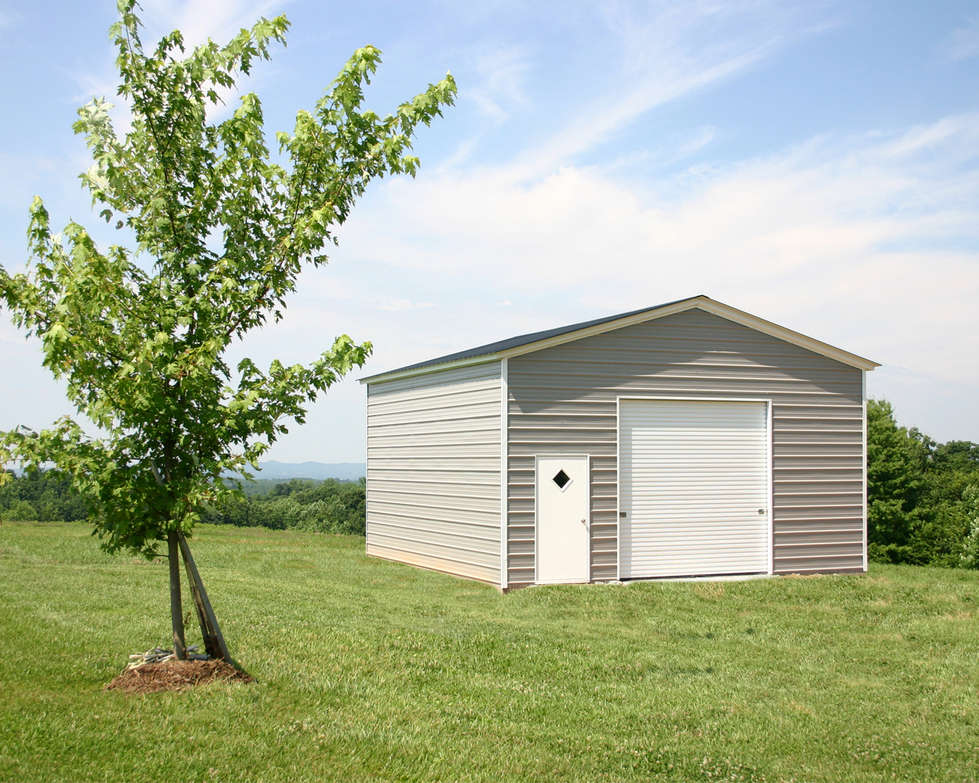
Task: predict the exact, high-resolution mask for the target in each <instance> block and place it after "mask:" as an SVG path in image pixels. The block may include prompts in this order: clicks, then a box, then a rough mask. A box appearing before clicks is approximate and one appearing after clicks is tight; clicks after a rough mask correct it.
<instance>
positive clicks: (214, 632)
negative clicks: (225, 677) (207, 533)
mask: <svg viewBox="0 0 979 783" xmlns="http://www.w3.org/2000/svg"><path fill="white" fill-rule="evenodd" d="M177 540H178V541H179V542H180V554H182V555H183V557H184V566H185V567H186V569H187V581H188V582H189V583H190V594H191V595H192V596H193V597H194V606H195V608H196V609H197V621H198V622H199V623H200V626H201V636H203V637H204V650H205V651H206V652H207V654H208V655H210V656H211V657H212V658H215V659H217V660H221V661H227V662H228V663H233V661H232V660H231V655H230V653H229V652H228V646H227V645H226V644H225V643H224V636H223V635H222V634H221V626H219V625H218V618H217V617H216V616H215V615H214V610H213V609H212V608H211V602H210V601H209V600H208V598H207V591H206V590H205V589H204V583H203V582H202V581H201V575H200V573H199V572H198V570H197V565H196V564H195V563H194V556H193V555H192V554H191V553H190V545H189V544H188V543H187V537H186V536H185V535H184V534H183V533H182V532H178V533H177Z"/></svg>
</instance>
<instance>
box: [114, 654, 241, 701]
mask: <svg viewBox="0 0 979 783" xmlns="http://www.w3.org/2000/svg"><path fill="white" fill-rule="evenodd" d="M225 681H232V682H254V681H255V679H254V678H253V677H252V676H251V675H249V674H246V673H245V672H243V671H240V670H238V669H236V668H235V667H234V666H232V665H231V664H230V663H226V662H224V661H178V660H176V659H171V660H169V661H163V662H162V663H144V664H143V665H141V666H136V667H134V668H132V669H126V671H124V672H123V673H122V674H120V675H119V676H118V677H116V678H115V679H114V680H113V681H112V682H110V683H109V684H108V685H106V686H105V690H107V691H124V692H125V693H158V692H159V691H184V690H187V689H188V688H193V687H194V686H195V685H202V684H204V683H208V682H225Z"/></svg>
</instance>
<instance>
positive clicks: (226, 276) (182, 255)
mask: <svg viewBox="0 0 979 783" xmlns="http://www.w3.org/2000/svg"><path fill="white" fill-rule="evenodd" d="M137 9H138V5H137V3H136V0H120V2H119V13H120V20H119V22H118V23H116V24H115V25H113V27H112V28H111V31H110V35H111V36H112V38H113V40H114V43H115V44H116V46H117V47H118V50H119V56H118V58H117V60H116V63H117V66H118V69H119V74H120V77H121V84H120V86H119V89H118V94H119V95H120V96H121V97H122V98H123V99H124V101H126V103H127V104H128V107H129V109H130V110H131V114H132V119H131V130H130V131H129V132H128V133H126V134H125V135H120V134H119V133H117V132H116V130H115V129H114V128H113V123H112V119H111V115H110V109H111V108H112V105H111V104H109V103H107V102H106V101H105V100H102V99H96V100H93V101H92V102H91V103H89V104H87V105H86V106H84V107H83V108H82V109H80V110H79V119H78V121H77V122H76V123H75V125H74V129H75V132H76V133H79V134H84V136H85V138H86V140H87V142H88V146H89V148H90V149H91V151H92V156H93V158H94V165H93V166H92V167H91V168H90V169H89V170H88V171H87V172H85V173H84V174H82V175H81V179H82V182H83V184H84V186H85V187H86V188H87V189H88V190H89V191H90V192H91V194H92V199H93V203H94V204H96V205H98V207H99V208H101V216H102V217H104V218H105V220H106V221H107V222H109V223H110V224H112V225H115V227H116V228H118V229H128V230H129V232H131V235H132V236H133V237H135V243H136V244H135V247H134V248H132V249H127V248H125V247H122V246H118V245H113V246H111V247H109V248H108V249H105V250H103V249H100V248H99V247H98V246H97V245H96V243H95V242H94V241H93V239H92V237H91V236H90V235H89V233H88V232H87V231H86V230H85V229H84V228H83V227H82V226H80V225H78V224H77V223H74V222H72V223H69V224H68V226H67V227H66V228H65V229H64V232H63V234H62V235H57V234H53V233H52V232H51V229H50V224H49V218H48V213H47V211H46V210H45V208H44V205H43V203H42V202H41V200H40V199H39V198H35V199H34V202H33V204H32V206H31V210H30V215H31V219H30V228H29V229H28V242H29V250H30V259H29V262H28V265H27V271H26V273H23V274H16V275H13V276H11V275H9V274H8V273H7V272H6V271H4V270H3V268H2V267H0V302H2V303H3V304H4V305H6V307H7V308H8V309H9V310H10V312H11V315H12V318H13V321H14V323H15V324H17V325H18V326H19V327H21V328H23V329H24V330H25V331H26V332H27V334H28V335H36V336H37V337H39V338H40V341H41V345H42V350H43V355H44V360H43V361H44V365H45V366H46V367H47V368H48V369H50V370H51V372H52V373H53V374H54V376H55V377H56V378H59V379H63V380H64V381H66V384H67V395H68V398H69V399H70V400H71V402H72V403H73V404H74V406H75V408H76V409H77V410H78V412H79V413H81V414H84V415H85V416H87V417H88V419H89V420H90V421H91V422H93V423H94V424H95V425H97V427H98V428H99V432H98V433H97V434H96V436H94V437H88V436H86V435H85V433H84V432H83V430H82V427H81V426H80V425H79V424H78V423H77V422H76V421H74V420H73V419H72V418H70V417H64V418H62V419H59V420H58V421H57V422H56V423H55V424H54V426H53V427H52V429H49V430H44V431H42V432H39V433H35V432H32V431H29V430H26V429H24V428H20V429H18V430H16V431H13V432H7V433H4V434H2V436H0V464H2V463H3V462H6V461H8V460H17V461H20V462H21V463H22V464H24V465H26V466H28V468H33V469H37V468H38V467H40V466H52V469H54V470H56V471H58V472H59V473H61V474H63V475H65V476H67V477H69V478H70V480H71V483H72V487H73V489H74V490H75V491H77V492H79V493H80V494H81V495H82V496H83V497H84V499H85V500H86V502H87V504H88V507H89V509H90V513H91V519H92V521H93V523H94V531H93V532H94V533H97V534H98V536H99V538H100V539H101V546H102V547H103V548H104V549H106V550H107V551H110V552H114V551H120V550H125V551H131V552H138V553H141V554H143V555H146V556H147V557H154V556H156V555H157V547H158V545H159V544H160V543H161V542H164V541H165V542H166V543H167V555H168V557H169V562H170V589H171V616H172V622H173V633H174V645H175V651H176V654H177V656H178V657H183V656H184V654H185V652H184V647H185V643H184V630H183V619H182V610H181V599H180V571H179V555H178V550H180V551H181V552H182V554H183V555H184V560H185V565H186V566H187V569H188V576H189V577H190V578H191V591H192V593H193V595H194V599H195V603H196V604H197V608H198V616H199V619H200V620H201V626H202V630H203V631H204V633H205V643H206V645H207V646H208V651H209V652H212V654H218V655H219V656H220V657H227V648H226V647H224V645H223V641H221V640H220V631H219V630H218V629H217V627H216V621H213V614H212V613H210V612H209V605H208V604H207V599H206V595H201V594H202V593H203V587H202V585H200V580H199V577H197V573H196V569H195V568H194V567H193V558H192V557H190V550H189V548H188V547H187V542H186V536H187V535H189V534H190V532H191V530H192V529H193V526H194V523H195V521H197V519H198V518H199V514H200V511H201V509H202V508H203V507H204V506H205V505H206V504H211V503H218V502H220V501H221V499H222V497H223V496H225V495H226V494H227V493H229V492H235V491H237V490H236V489H234V488H229V487H227V486H226V485H225V482H224V480H223V479H222V476H223V475H224V474H226V473H227V472H229V471H234V472H241V471H245V470H247V468H248V467H249V466H251V467H252V468H255V467H257V461H258V458H259V457H260V456H261V455H262V454H263V453H264V452H265V451H266V450H267V449H268V448H269V445H270V444H271V443H272V442H274V441H275V440H276V438H277V437H278V436H279V435H280V434H282V433H285V432H286V431H287V430H286V427H285V423H286V421H287V420H288V419H290V418H291V419H294V420H296V421H297V422H300V423H302V422H303V420H304V411H305V406H306V405H307V404H308V403H310V402H312V401H313V400H314V399H316V396H317V395H318V394H319V393H320V392H324V391H326V389H327V388H329V387H330V386H331V385H332V384H333V383H334V382H335V381H337V380H338V379H339V378H340V377H342V376H343V375H344V373H346V372H347V371H348V370H350V369H351V368H352V367H354V366H362V365H363V363H364V361H365V360H366V358H367V357H368V356H369V354H370V351H371V346H370V343H362V344H356V343H355V342H354V341H352V340H351V339H350V338H349V337H347V336H346V335H343V336H341V337H339V338H337V339H336V341H335V343H334V344H333V347H332V348H331V349H330V350H329V351H327V352H325V353H324V354H323V355H322V356H321V357H320V358H319V359H318V360H316V361H314V362H313V363H312V364H310V365H308V366H302V365H295V366H292V367H286V366H284V365H282V364H281V363H280V362H278V361H275V362H273V363H272V364H271V366H270V367H269V369H268V370H267V371H263V370H261V369H259V367H257V366H256V365H255V364H254V363H253V362H252V361H250V360H249V359H244V360H242V361H241V362H239V363H238V365H237V368H236V371H235V370H233V369H232V368H231V367H230V366H229V365H228V363H227V360H226V358H225V356H226V353H227V351H228V349H229V347H231V346H232V344H233V343H236V342H237V341H239V340H240V339H241V338H242V337H243V336H244V335H245V334H246V333H247V332H248V331H249V330H251V329H254V328H255V327H260V326H262V325H263V324H265V323H267V322H268V321H270V320H271V321H277V320H279V319H280V318H281V317H282V309H283V308H284V304H285V300H286V297H287V295H288V294H290V293H291V292H292V291H294V290H295V287H296V282H297V278H298V275H299V273H300V272H301V270H302V269H303V267H304V265H305V264H307V263H310V264H313V265H314V266H318V265H321V264H324V263H326V261H327V257H326V255H325V252H324V248H325V247H326V246H327V244H328V243H330V242H334V241H335V239H334V237H333V233H332V232H333V231H334V229H335V227H336V226H338V225H340V224H342V223H343V222H344V220H345V219H346V218H347V216H348V215H349V213H350V210H351V207H352V206H353V203H354V201H355V200H356V198H357V197H358V196H360V195H361V194H362V193H363V192H364V189H365V188H366V186H367V184H368V182H370V181H371V180H372V179H374V178H376V177H383V176H384V175H386V174H410V175H414V174H415V171H416V169H417V166H418V160H417V158H414V157H411V156H410V155H409V154H408V152H409V150H410V148H411V139H412V135H413V133H414V131H415V129H416V127H417V126H418V125H419V124H420V123H422V124H425V125H428V124H429V123H430V122H431V121H432V120H433V119H434V118H435V117H436V116H438V115H440V114H441V110H442V108H443V107H444V106H446V105H450V104H451V103H452V102H453V98H454V96H455V83H454V82H453V80H452V77H451V76H448V75H447V76H446V78H445V79H443V80H442V81H440V82H438V83H437V84H434V85H429V87H428V88H427V89H426V90H425V91H424V92H423V93H421V94H420V95H418V96H416V97H415V98H414V99H412V100H411V101H409V102H407V103H405V104H403V105H401V106H399V107H398V109H397V110H396V111H395V112H394V114H392V115H390V116H387V117H384V118H381V117H379V116H378V115H376V114H374V113H373V112H371V111H366V110H363V109H362V104H363V99H364V87H365V85H366V84H368V83H369V82H370V77H371V75H372V74H373V73H374V72H375V70H376V68H377V66H378V64H379V63H380V52H379V51H378V50H377V49H375V48H373V47H365V48H363V49H359V50H358V51H356V52H355V53H354V55H353V57H351V59H350V60H349V62H347V64H346V65H345V66H344V68H343V70H342V71H341V72H340V74H339V76H337V78H336V80H335V81H334V82H333V84H332V85H331V87H330V88H329V90H327V92H326V94H325V95H324V97H323V98H322V99H321V100H320V101H319V102H318V103H317V104H316V106H315V109H314V110H313V111H300V112H299V114H298V116H297V118H296V125H295V130H294V132H293V133H292V134H287V133H279V134H277V140H278V146H279V155H278V157H277V158H273V157H272V155H271V154H270V151H269V149H268V147H267V146H266V141H265V134H264V123H263V118H262V107H261V104H260V102H259V99H258V97H257V96H256V95H254V94H252V93H248V94H246V95H243V96H241V98H240V99H239V106H238V108H237V109H236V110H235V111H234V113H233V114H232V115H231V116H230V117H228V118H227V119H225V120H224V121H222V122H212V121H210V120H209V117H208V113H209V111H214V110H216V109H217V107H218V106H219V105H220V104H221V97H220V95H221V93H222V92H227V91H229V90H230V89H231V88H233V87H234V85H235V81H236V78H237V77H238V76H239V75H240V74H248V73H249V72H250V71H251V68H252V66H253V64H254V63H255V62H256V61H258V60H262V59H269V46H270V44H272V43H273V42H275V41H278V42H280V43H282V44H284V43H285V37H284V36H285V33H286V30H287V29H288V26H289V25H288V22H287V21H286V19H285V17H284V16H279V17H277V18H275V19H271V20H268V19H264V18H263V19H261V20H260V21H258V22H257V23H256V24H255V25H254V26H253V27H252V28H251V29H250V30H242V31H241V32H240V33H239V34H238V35H237V36H236V37H235V38H234V39H233V40H232V41H231V42H230V43H228V44H227V45H226V46H223V47H222V46H218V45H217V44H215V43H213V42H211V41H208V43H206V44H204V45H202V46H199V47H197V48H195V49H194V50H193V51H192V52H190V53H189V54H187V53H186V51H185V48H184V43H183V38H182V36H181V34H180V33H179V32H173V33H170V34H169V35H168V36H166V37H165V38H163V40H161V41H160V43H159V44H158V45H157V46H156V47H155V48H154V49H152V50H147V49H144V47H143V45H142V43H141V41H140V36H139V32H140V28H141V23H140V21H139V19H138V18H137V16H136V11H137ZM277 160H281V161H283V163H282V164H280V163H279V162H276V161H277ZM205 612H207V613H208V614H210V617H211V622H209V623H208V622H206V621H205V620H206V618H205ZM215 634H216V636H217V639H218V641H220V644H218V645H216V644H214V643H213V642H214V637H215Z"/></svg>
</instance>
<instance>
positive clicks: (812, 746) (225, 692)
mask: <svg viewBox="0 0 979 783" xmlns="http://www.w3.org/2000/svg"><path fill="white" fill-rule="evenodd" d="M195 555H196V557H197V560H198V564H199V566H200V567H201V570H202V573H203V576H204V579H205V582H206V584H207V585H208V589H209V591H210V593H211V598H212V601H213V603H214V605H215V608H216V610H217V612H218V615H219V617H220V618H221V620H222V622H223V625H224V631H225V636H226V637H227V639H228V642H229V646H230V647H231V650H232V654H233V655H234V656H235V657H236V658H237V659H238V660H239V661H240V662H241V663H242V664H243V665H244V666H245V668H246V669H247V670H248V671H249V672H250V673H251V674H252V675H253V676H254V677H256V679H257V683H256V684H253V685H241V684H217V685H210V686H206V687H203V688H199V689H197V690H194V691H192V692H187V693H182V694H173V693H166V694H155V695H150V696H127V695H124V694H120V693H116V692H106V691H103V690H102V686H103V685H104V684H105V683H107V682H108V681H109V680H110V679H112V677H113V676H115V675H116V674H117V673H118V672H119V671H120V670H121V668H122V667H123V666H124V664H125V663H126V658H127V656H128V654H129V653H132V652H137V651H141V650H145V649H147V648H149V647H151V646H154V645H157V644H164V643H165V641H166V636H167V629H168V628H169V617H168V603H167V578H166V566H165V565H164V564H162V563H145V562H142V561H134V560H133V559H132V558H125V557H109V556H107V555H103V554H101V553H100V552H99V551H98V550H97V548H96V544H95V542H94V541H93V539H92V538H90V536H89V529H88V528H87V527H86V526H84V525H81V524H50V525H40V524H31V523H13V524H11V523H5V524H3V525H0V574H2V589H0V780H3V781H8V780H10V781H31V780H38V781H58V780H64V781H80V780H109V781H116V780H118V781H123V780H125V781H130V780H147V781H150V780H152V781H163V780H173V781H214V782H217V781H239V780H240V781H291V782H295V781H321V780H336V781H360V780H363V781H381V780H392V781H395V780H396V781H401V780H406V781H548V780H550V781H577V780H581V781H604V780H607V781H620V780H623V781H627V780H635V781H649V780H671V781H712V780H735V781H738V780H745V781H790V780H791V781H798V782H800V783H801V781H862V780H866V781H878V780H903V781H946V780H956V781H968V780H976V779H977V776H979V700H977V691H979V573H976V572H966V571H944V570H936V569H925V568H914V567H908V566H887V567H884V566H874V567H873V569H872V571H871V572H870V574H869V575H867V576H847V577H842V576H841V577H813V578H780V579H768V580H760V581H749V582H736V583H733V582H713V583H642V584H632V585H625V586H601V585H592V586H577V587H571V586H562V587H546V588H532V589H529V590H524V591H520V592H516V593H512V594H510V595H505V596H503V595H499V594H498V593H497V592H496V591H495V590H493V589H492V588H489V587H485V586H482V585H478V584H474V583H471V582H465V581H460V580H456V579H453V578H451V577H447V576H442V575H439V574H434V573H429V572H424V571H419V570H416V569H412V568H409V567H407V566H402V565H397V564H393V563H386V562H381V561H375V560H368V559H367V558H366V557H364V555H363V539H360V538H354V537H333V536H323V535H316V534H303V533H297V532H294V531H269V530H264V529H241V528H218V527H210V526H203V527H201V528H199V530H198V534H197V535H196V536H195ZM191 641H193V639H192V640H191Z"/></svg>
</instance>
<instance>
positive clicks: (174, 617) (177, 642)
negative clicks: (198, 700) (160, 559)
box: [167, 530, 187, 661]
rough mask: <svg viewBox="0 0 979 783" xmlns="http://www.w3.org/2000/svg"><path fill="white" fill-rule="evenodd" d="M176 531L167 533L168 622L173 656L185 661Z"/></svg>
mask: <svg viewBox="0 0 979 783" xmlns="http://www.w3.org/2000/svg"><path fill="white" fill-rule="evenodd" d="M177 535H178V533H177V531H176V530H171V531H170V532H168V533H167V556H168V559H169V560H170V620H171V622H172V624H173V654H174V655H175V656H176V657H177V660H178V661H185V660H187V642H186V640H185V638H184V608H183V604H182V603H181V601H180V553H179V552H178V540H177Z"/></svg>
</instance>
